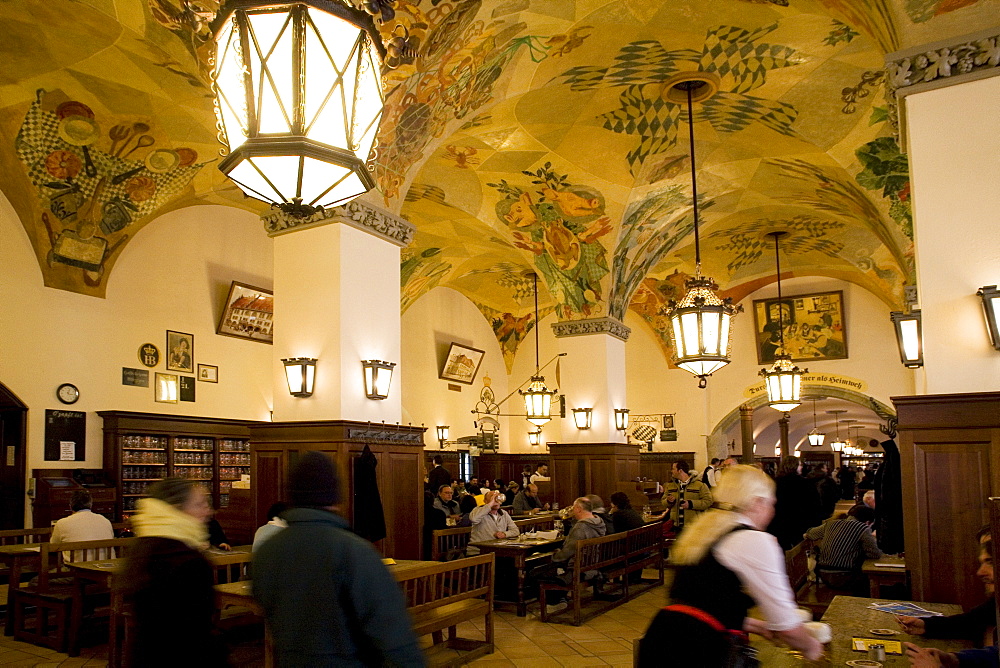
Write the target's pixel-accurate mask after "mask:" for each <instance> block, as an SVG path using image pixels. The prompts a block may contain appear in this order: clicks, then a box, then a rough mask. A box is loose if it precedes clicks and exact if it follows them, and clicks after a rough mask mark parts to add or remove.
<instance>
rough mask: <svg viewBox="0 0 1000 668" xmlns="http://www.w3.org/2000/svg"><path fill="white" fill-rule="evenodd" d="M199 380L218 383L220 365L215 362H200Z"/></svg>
mask: <svg viewBox="0 0 1000 668" xmlns="http://www.w3.org/2000/svg"><path fill="white" fill-rule="evenodd" d="M198 380H199V381H201V382H203V383H218V382H219V367H217V366H215V365H213V364H199V365H198Z"/></svg>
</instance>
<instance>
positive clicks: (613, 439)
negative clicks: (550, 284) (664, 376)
mask: <svg viewBox="0 0 1000 668" xmlns="http://www.w3.org/2000/svg"><path fill="white" fill-rule="evenodd" d="M552 329H553V331H554V332H555V334H556V337H558V339H559V349H560V352H564V353H566V356H565V357H563V358H562V362H561V367H562V368H561V376H562V378H561V385H560V388H559V389H560V392H562V393H563V394H565V395H566V420H565V421H564V422H563V429H562V438H561V439H560V442H561V443H625V442H627V439H626V436H625V432H622V431H618V430H616V429H615V411H614V409H616V408H628V404H627V402H626V395H625V340H626V339H627V338H628V335H629V333H630V330H629V328H628V327H626V326H625V325H623V324H622V323H621V322H619V321H617V320H615V319H613V318H601V319H596V320H574V321H569V322H561V323H556V324H554V325H552ZM574 408H591V409H593V421H592V426H591V428H590V429H587V430H581V429H577V428H576V425H575V424H574V422H573V409H574Z"/></svg>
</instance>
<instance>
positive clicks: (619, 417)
mask: <svg viewBox="0 0 1000 668" xmlns="http://www.w3.org/2000/svg"><path fill="white" fill-rule="evenodd" d="M628 412H629V409H627V408H616V409H615V429H617V430H618V431H625V430H627V429H628Z"/></svg>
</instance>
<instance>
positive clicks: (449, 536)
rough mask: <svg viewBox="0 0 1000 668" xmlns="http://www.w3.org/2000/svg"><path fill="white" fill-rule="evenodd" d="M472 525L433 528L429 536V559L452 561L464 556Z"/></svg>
mask: <svg viewBox="0 0 1000 668" xmlns="http://www.w3.org/2000/svg"><path fill="white" fill-rule="evenodd" d="M471 536H472V527H456V528H454V529H435V530H434V532H433V534H432V538H431V560H432V561H453V560H455V559H462V558H463V557H465V551H466V548H468V547H469V538H470V537H471Z"/></svg>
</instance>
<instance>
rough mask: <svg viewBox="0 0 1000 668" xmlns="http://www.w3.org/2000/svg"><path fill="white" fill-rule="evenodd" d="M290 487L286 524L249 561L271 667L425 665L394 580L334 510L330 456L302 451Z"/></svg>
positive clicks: (335, 483)
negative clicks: (265, 625)
mask: <svg viewBox="0 0 1000 668" xmlns="http://www.w3.org/2000/svg"><path fill="white" fill-rule="evenodd" d="M288 492H289V498H290V500H291V503H292V506H293V508H292V509H291V510H288V511H285V513H284V514H283V518H284V519H285V521H287V522H288V528H287V529H284V530H282V531H281V532H280V533H278V534H276V535H275V536H274V537H273V538H271V539H270V540H268V541H267V542H266V543H264V544H263V545H262V546H261V547H260V549H259V550H258V551H257V552H255V553H254V558H253V594H254V598H256V599H257V601H258V602H259V603H260V604H261V607H263V608H264V615H265V616H266V618H267V623H268V627H269V629H270V631H271V636H272V638H273V640H274V650H275V658H276V665H278V666H280V668H298V667H300V666H301V667H303V668H304V667H306V666H309V667H310V668H314V667H315V668H322V667H324V666H381V665H386V666H424V665H425V662H424V657H423V654H422V652H421V651H420V646H419V644H418V642H417V637H416V635H414V633H413V628H412V626H411V623H410V617H409V614H408V613H407V611H406V603H405V601H404V600H403V595H402V592H401V591H400V588H399V585H397V584H396V581H395V579H394V578H393V577H392V575H391V574H390V573H389V571H388V570H387V569H386V567H385V565H383V564H382V559H381V556H380V555H379V554H378V553H377V552H376V551H375V550H374V548H372V546H371V544H370V543H368V542H367V541H365V540H364V539H362V538H360V537H358V536H356V535H355V534H353V533H351V532H350V530H349V529H348V526H347V522H346V521H345V520H344V518H342V517H341V516H339V515H337V514H335V513H334V510H335V508H336V506H337V504H338V503H339V502H340V480H339V477H338V475H337V470H336V468H335V467H334V464H333V461H332V460H331V459H330V458H329V457H328V456H326V455H324V454H322V453H319V452H307V453H305V454H304V455H303V456H302V457H301V458H300V459H299V462H298V464H296V466H295V468H293V469H292V471H291V473H290V474H289V476H288Z"/></svg>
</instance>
